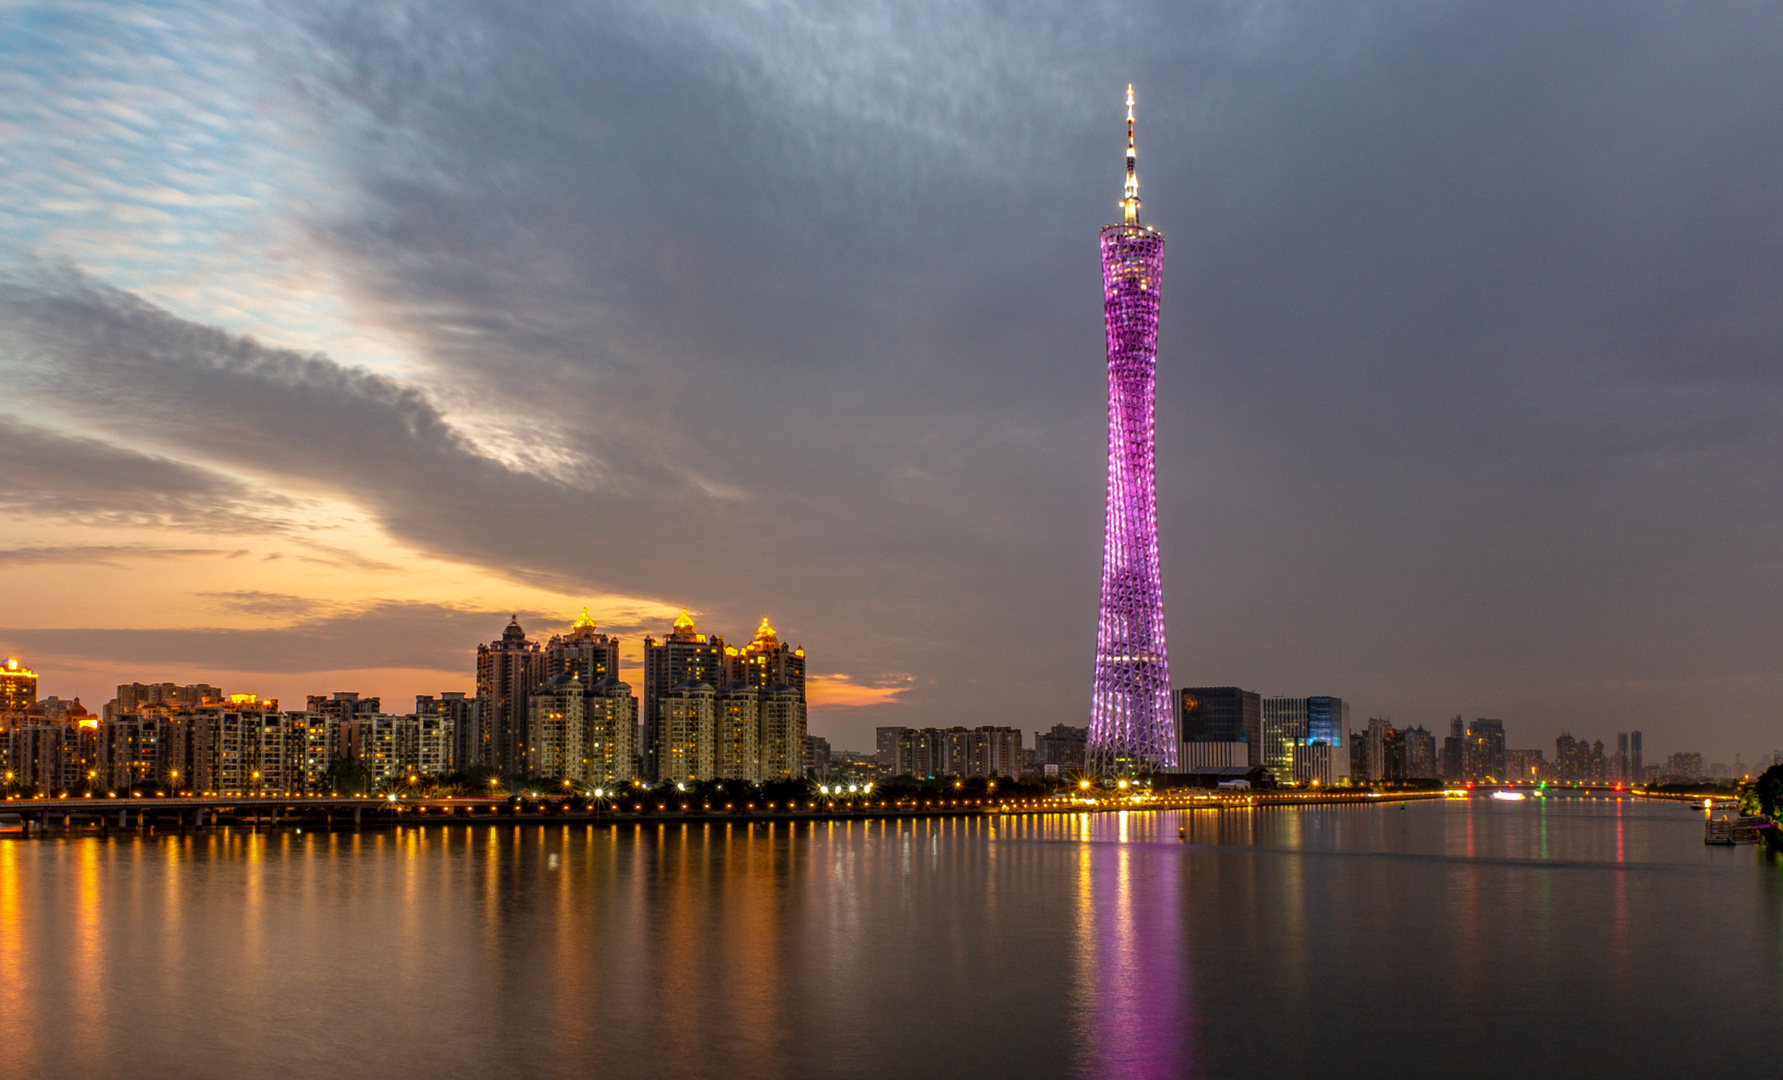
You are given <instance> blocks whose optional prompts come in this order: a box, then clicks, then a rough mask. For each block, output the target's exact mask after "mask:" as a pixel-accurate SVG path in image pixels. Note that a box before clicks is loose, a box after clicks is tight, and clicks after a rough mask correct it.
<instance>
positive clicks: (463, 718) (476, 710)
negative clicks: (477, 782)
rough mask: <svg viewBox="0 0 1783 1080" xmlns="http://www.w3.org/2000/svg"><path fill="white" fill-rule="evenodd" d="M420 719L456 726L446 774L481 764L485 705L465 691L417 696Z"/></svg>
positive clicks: (416, 713)
mask: <svg viewBox="0 0 1783 1080" xmlns="http://www.w3.org/2000/svg"><path fill="white" fill-rule="evenodd" d="M415 715H416V716H437V717H439V718H441V719H443V720H448V721H450V722H451V724H452V746H451V759H450V760H449V761H448V762H447V764H446V768H445V770H444V771H446V772H460V771H463V770H465V769H470V768H474V767H475V766H476V764H477V748H478V747H479V746H480V745H481V741H482V740H481V737H482V732H483V717H482V702H481V701H480V700H479V699H477V698H474V697H467V696H466V695H465V694H464V692H463V691H461V690H447V691H443V692H442V693H441V694H440V695H439V696H438V697H435V696H434V695H432V694H416V695H415Z"/></svg>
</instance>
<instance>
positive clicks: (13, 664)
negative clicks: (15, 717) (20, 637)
mask: <svg viewBox="0 0 1783 1080" xmlns="http://www.w3.org/2000/svg"><path fill="white" fill-rule="evenodd" d="M35 704H37V672H35V671H32V670H31V669H30V668H28V667H26V666H25V665H23V664H21V663H19V662H18V661H17V660H15V659H13V658H12V657H10V656H9V657H7V658H6V662H5V663H3V664H0V716H4V715H7V714H20V715H22V714H23V713H24V711H25V710H26V709H28V708H30V707H31V706H33V705H35Z"/></svg>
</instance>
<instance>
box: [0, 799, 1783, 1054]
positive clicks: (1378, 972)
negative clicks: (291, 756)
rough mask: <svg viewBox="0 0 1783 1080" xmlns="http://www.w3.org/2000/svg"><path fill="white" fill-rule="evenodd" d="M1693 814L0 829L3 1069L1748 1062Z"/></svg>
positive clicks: (1766, 881)
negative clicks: (196, 830)
mask: <svg viewBox="0 0 1783 1080" xmlns="http://www.w3.org/2000/svg"><path fill="white" fill-rule="evenodd" d="M1701 827H1702V826H1701V817H1700V815H1696V814H1690V813H1686V812H1683V811H1681V810H1679V809H1678V808H1676V807H1675V806H1671V805H1658V804H1647V803H1636V802H1633V801H1619V802H1610V801H1599V802H1549V801H1531V802H1530V803H1527V804H1505V803H1494V802H1490V801H1487V800H1472V801H1467V802H1456V803H1412V804H1409V805H1408V806H1406V807H1405V808H1404V809H1401V808H1400V807H1399V805H1398V804H1396V803H1392V802H1388V803H1387V804H1385V805H1370V806H1351V807H1331V808H1304V809H1270V810H1243V811H1216V810H1196V811H1185V812H1181V813H1176V812H1164V813H1142V812H1130V813H1124V814H1108V815H1053V816H1046V817H1037V818H1008V819H938V820H929V821H918V822H896V821H893V822H881V821H839V822H821V823H815V824H809V823H807V824H789V823H785V822H780V823H762V824H747V823H727V822H717V823H711V824H693V825H685V826H684V825H667V824H655V823H651V824H627V825H618V826H614V827H610V828H609V827H600V828H595V827H589V826H586V825H575V826H563V827H547V826H540V825H522V826H515V825H501V826H481V827H477V828H464V827H444V826H438V825H435V826H426V827H420V828H409V829H403V830H400V831H397V832H367V833H362V834H345V833H339V834H316V833H305V834H301V835H299V834H296V833H292V832H279V833H258V834H257V833H244V832H234V831H232V832H215V833H204V834H189V835H184V836H181V835H166V834H162V835H153V836H142V835H128V836H118V837H112V838H98V837H89V838H72V839H66V840H62V839H57V840H37V841H16V842H5V843H0V1076H6V1077H11V1076H19V1077H26V1076H31V1077H52V1078H53V1077H61V1076H82V1077H108V1076H141V1077H161V1076H165V1077H213V1076H215V1077H225V1076H227V1077H261V1076H266V1077H272V1076H281V1077H282V1076H306V1077H310V1076H314V1077H333V1076H339V1077H361V1076H367V1077H369V1076H378V1077H388V1076H409V1075H426V1076H437V1077H458V1076H463V1077H471V1076H476V1077H485V1076H488V1075H492V1074H500V1075H516V1076H527V1077H555V1076H566V1077H567V1076H577V1077H581V1076H586V1075H589V1074H591V1073H593V1074H608V1075H620V1076H634V1075H637V1076H642V1075H654V1076H724V1077H777V1076H816V1077H825V1076H841V1075H848V1076H887V1077H892V1076H897V1077H904V1076H912V1075H918V1076H920V1075H935V1076H950V1075H981V1076H1006V1075H1008V1076H1014V1075H1020V1076H1052V1075H1060V1074H1075V1075H1081V1076H1107V1077H1134V1078H1141V1077H1170V1076H1213V1077H1222V1076H1248V1075H1260V1074H1265V1073H1267V1074H1272V1075H1313V1074H1319V1075H1352V1074H1358V1073H1363V1072H1369V1073H1372V1074H1374V1075H1399V1074H1402V1073H1403V1072H1405V1071H1406V1069H1407V1063H1408V1062H1410V1063H1422V1064H1424V1065H1430V1066H1437V1065H1440V1066H1441V1068H1442V1070H1443V1074H1444V1075H1447V1076H1476V1075H1477V1076H1502V1075H1505V1074H1507V1073H1516V1072H1518V1071H1519V1068H1518V1066H1519V1064H1520V1063H1522V1064H1526V1063H1528V1062H1530V1061H1542V1062H1544V1063H1546V1064H1547V1065H1549V1066H1551V1067H1552V1068H1555V1069H1563V1070H1569V1071H1570V1072H1572V1073H1574V1074H1583V1075H1595V1074H1609V1073H1611V1072H1616V1071H1623V1072H1627V1073H1630V1074H1636V1073H1645V1074H1653V1073H1655V1072H1668V1071H1678V1072H1681V1071H1684V1069H1685V1068H1689V1069H1691V1070H1693V1071H1703V1070H1705V1069H1713V1068H1721V1067H1725V1068H1730V1069H1731V1068H1740V1069H1748V1068H1753V1067H1756V1068H1757V1070H1758V1072H1759V1073H1761V1074H1762V1073H1763V1072H1764V1071H1765V1068H1766V1065H1767V1063H1768V1061H1769V1057H1768V1051H1767V1050H1765V1047H1766V1046H1768V1040H1765V1039H1755V1038H1753V1037H1751V1035H1750V1033H1751V1032H1754V1031H1761V1030H1774V1028H1775V1026H1776V1024H1777V1022H1778V1021H1779V1019H1780V1018H1783V1016H1780V1013H1779V1006H1780V998H1779V993H1780V988H1783V872H1780V871H1779V869H1778V866H1777V865H1776V863H1774V862H1773V861H1770V860H1769V859H1768V858H1767V857H1766V856H1764V855H1762V854H1761V853H1759V852H1758V851H1756V850H1755V849H1751V848H1738V849H1707V848H1704V847H1703V845H1702V843H1701ZM1179 830H1180V831H1181V834H1180V839H1179ZM1734 988H1738V989H1737V992H1735V990H1734ZM1362 1018H1366V1023H1363V1022H1362ZM1674 1067H1675V1068H1674Z"/></svg>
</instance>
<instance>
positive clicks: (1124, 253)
mask: <svg viewBox="0 0 1783 1080" xmlns="http://www.w3.org/2000/svg"><path fill="white" fill-rule="evenodd" d="M1137 168H1138V162H1137V159H1136V157H1135V156H1134V151H1133V87H1132V86H1131V85H1129V86H1128V87H1127V189H1126V194H1125V196H1124V197H1123V198H1122V199H1121V210H1122V212H1123V213H1122V218H1123V219H1122V222H1121V224H1119V225H1105V226H1103V228H1102V311H1103V314H1104V316H1105V317H1106V319H1107V325H1108V524H1107V527H1106V530H1105V532H1104V533H1103V540H1102V614H1101V618H1100V620H1099V622H1098V624H1097V627H1096V689H1095V693H1094V695H1093V697H1092V699H1091V703H1090V745H1089V751H1090V762H1089V765H1090V769H1091V771H1093V772H1097V773H1101V774H1105V775H1107V774H1113V775H1120V776H1128V775H1132V774H1135V773H1142V772H1153V771H1157V770H1162V769H1174V768H1176V756H1177V748H1176V722H1175V717H1174V714H1173V713H1172V711H1171V707H1170V653H1169V650H1168V649H1167V648H1166V647H1165V645H1164V593H1163V589H1162V588H1161V587H1160V585H1159V583H1158V499H1157V487H1156V483H1155V480H1154V476H1153V468H1152V459H1153V453H1152V427H1153V423H1152V397H1153V389H1154V386H1155V384H1156V378H1155V376H1156V370H1157V360H1158V277H1159V275H1160V274H1161V273H1162V272H1163V270H1164V237H1163V236H1161V235H1160V234H1159V233H1157V232H1156V231H1155V230H1152V229H1148V228H1146V227H1145V226H1143V225H1141V224H1139V174H1138V172H1137Z"/></svg>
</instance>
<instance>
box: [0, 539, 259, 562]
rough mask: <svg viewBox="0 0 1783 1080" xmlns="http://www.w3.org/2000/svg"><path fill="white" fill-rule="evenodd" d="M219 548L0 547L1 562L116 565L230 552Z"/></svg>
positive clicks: (152, 545)
mask: <svg viewBox="0 0 1783 1080" xmlns="http://www.w3.org/2000/svg"><path fill="white" fill-rule="evenodd" d="M229 554H230V552H228V551H227V550H224V549H221V548H169V547H157V546H156V545H154V544H63V545H44V546H40V547H17V548H4V549H0V566H48V565H53V564H56V563H76V564H84V565H93V564H97V565H105V566H115V565H117V564H119V563H122V562H136V561H140V560H163V559H213V558H221V557H224V556H227V555H229Z"/></svg>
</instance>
